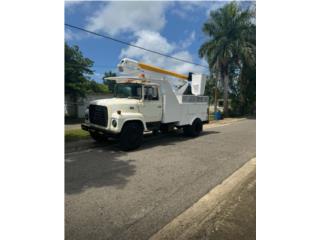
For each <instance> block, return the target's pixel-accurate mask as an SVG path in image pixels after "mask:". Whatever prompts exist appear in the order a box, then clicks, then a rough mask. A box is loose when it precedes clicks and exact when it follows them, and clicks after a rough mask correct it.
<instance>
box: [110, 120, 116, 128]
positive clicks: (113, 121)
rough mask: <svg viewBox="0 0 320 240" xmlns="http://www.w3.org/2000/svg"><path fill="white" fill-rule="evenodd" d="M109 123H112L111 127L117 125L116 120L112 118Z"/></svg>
mask: <svg viewBox="0 0 320 240" xmlns="http://www.w3.org/2000/svg"><path fill="white" fill-rule="evenodd" d="M111 124H112V126H113V127H117V120H115V119H113V120H112V122H111Z"/></svg>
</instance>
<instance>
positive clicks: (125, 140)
mask: <svg viewBox="0 0 320 240" xmlns="http://www.w3.org/2000/svg"><path fill="white" fill-rule="evenodd" d="M118 68H119V71H120V72H123V73H125V74H127V76H120V77H109V78H107V79H108V80H114V81H116V85H115V89H114V98H110V99H101V100H96V101H93V102H91V103H90V105H89V107H88V109H87V111H86V119H85V123H83V124H82V129H83V130H87V131H89V132H90V135H91V136H92V138H93V139H95V140H96V141H106V140H107V139H108V138H109V137H116V138H119V140H120V146H121V147H122V148H123V149H124V150H132V149H135V148H138V147H139V146H140V145H141V143H142V139H143V132H146V131H153V132H154V133H157V132H158V131H161V132H167V131H169V130H170V129H172V128H174V127H176V128H183V130H184V133H185V134H186V135H188V136H192V137H196V136H198V135H199V134H200V132H201V131H202V124H203V122H207V121H208V97H206V96H203V94H204V88H205V83H206V76H205V75H203V74H189V76H186V75H182V74H178V73H175V72H172V71H168V70H165V69H161V68H158V67H155V66H152V65H147V64H144V63H139V62H137V61H135V60H132V59H128V58H125V59H123V60H121V62H120V63H119V64H118ZM174 82H178V83H177V84H174Z"/></svg>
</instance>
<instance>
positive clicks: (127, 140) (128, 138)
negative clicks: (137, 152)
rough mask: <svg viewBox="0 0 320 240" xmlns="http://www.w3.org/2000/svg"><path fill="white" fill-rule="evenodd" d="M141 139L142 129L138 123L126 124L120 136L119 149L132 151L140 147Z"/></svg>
mask: <svg viewBox="0 0 320 240" xmlns="http://www.w3.org/2000/svg"><path fill="white" fill-rule="evenodd" d="M142 139H143V128H142V126H141V125H140V124H138V123H127V124H126V125H124V126H123V128H122V131H121V134H120V147H121V148H122V149H123V150H125V151H129V150H134V149H137V148H138V147H140V145H141V144H142Z"/></svg>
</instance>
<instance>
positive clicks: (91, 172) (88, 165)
mask: <svg viewBox="0 0 320 240" xmlns="http://www.w3.org/2000/svg"><path fill="white" fill-rule="evenodd" d="M124 154H126V153H124V152H109V153H108V154H106V153H105V152H103V153H99V152H97V153H95V154H90V152H87V153H82V154H81V155H78V156H77V157H72V156H70V157H68V156H66V161H65V193H66V194H75V193H80V192H83V191H85V190H87V189H90V188H99V187H105V186H114V187H116V188H123V187H124V186H125V185H126V183H127V182H128V178H129V177H130V176H132V175H134V174H135V172H136V167H135V165H134V164H133V162H134V161H133V160H121V159H120V157H121V156H123V155H124Z"/></svg>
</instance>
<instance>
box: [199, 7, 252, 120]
mask: <svg viewBox="0 0 320 240" xmlns="http://www.w3.org/2000/svg"><path fill="white" fill-rule="evenodd" d="M253 16H254V15H253V13H252V11H250V10H248V9H247V10H241V8H240V6H239V5H238V4H237V3H236V2H231V3H228V4H226V5H225V6H224V7H223V8H220V9H218V10H216V11H212V12H211V13H210V17H209V19H208V20H207V22H206V23H204V25H203V29H202V30H203V32H204V33H205V34H206V35H207V36H208V37H209V40H208V41H206V42H205V43H203V45H202V46H201V47H200V49H199V55H200V57H205V58H206V60H207V61H208V64H209V66H210V69H211V71H212V72H217V75H218V76H219V80H218V81H221V82H222V83H223V98H224V106H223V107H224V114H225V115H226V116H227V115H228V99H229V90H230V89H229V85H230V83H229V80H230V74H231V69H230V68H231V66H232V64H236V65H237V66H238V69H239V71H240V72H239V73H240V74H241V70H242V66H243V64H244V63H246V64H248V65H249V64H252V62H255V58H254V57H255V36H254V37H252V34H253V33H254V34H255V32H254V31H255V26H254V24H253V21H252V18H253Z"/></svg>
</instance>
